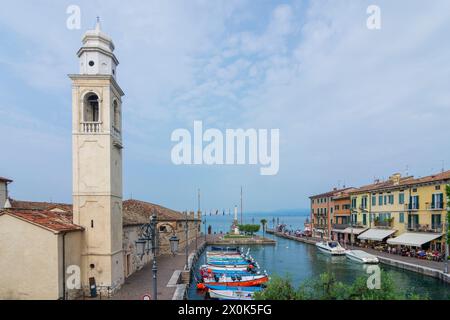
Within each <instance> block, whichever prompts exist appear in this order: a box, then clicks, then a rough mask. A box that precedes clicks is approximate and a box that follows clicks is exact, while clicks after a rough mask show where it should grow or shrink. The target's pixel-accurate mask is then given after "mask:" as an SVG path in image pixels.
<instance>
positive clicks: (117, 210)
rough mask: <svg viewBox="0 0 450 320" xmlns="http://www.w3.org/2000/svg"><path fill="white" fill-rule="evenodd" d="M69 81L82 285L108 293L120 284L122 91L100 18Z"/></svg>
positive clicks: (75, 216)
mask: <svg viewBox="0 0 450 320" xmlns="http://www.w3.org/2000/svg"><path fill="white" fill-rule="evenodd" d="M82 41H83V45H82V47H81V48H80V50H79V51H78V58H79V66H80V71H79V74H73V75H69V77H70V79H71V80H72V163H73V222H74V223H75V224H78V225H80V226H82V227H84V229H85V230H84V232H83V236H82V243H81V266H80V267H81V283H82V286H83V289H85V290H88V288H89V284H90V283H92V280H94V279H95V283H96V285H97V288H98V290H100V291H102V292H103V293H108V294H110V293H112V292H114V291H115V290H117V289H118V288H119V287H120V286H121V285H122V283H123V282H124V270H123V269H124V266H123V249H122V236H123V235H122V132H121V129H122V120H121V119H122V97H123V95H124V93H123V91H122V89H121V88H120V87H119V85H118V84H117V82H116V76H117V75H116V68H117V65H118V64H119V61H118V60H117V58H116V56H115V55H114V44H113V41H112V39H111V38H110V37H109V36H107V35H106V34H105V33H103V32H102V30H101V26H100V21H99V20H97V24H96V27H95V29H94V30H89V31H87V32H86V33H85V34H84V36H83V40H82Z"/></svg>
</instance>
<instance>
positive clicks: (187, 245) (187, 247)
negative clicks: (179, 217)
mask: <svg viewBox="0 0 450 320" xmlns="http://www.w3.org/2000/svg"><path fill="white" fill-rule="evenodd" d="M185 232H186V245H185V247H186V248H185V249H186V267H185V268H186V270H187V269H188V259H189V238H188V236H189V233H188V232H189V230H188V212H187V210H186V226H185Z"/></svg>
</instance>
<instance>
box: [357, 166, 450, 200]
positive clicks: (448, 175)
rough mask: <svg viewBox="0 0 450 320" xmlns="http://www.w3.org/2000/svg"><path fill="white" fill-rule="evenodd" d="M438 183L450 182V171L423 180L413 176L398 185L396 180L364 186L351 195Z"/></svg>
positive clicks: (402, 180) (402, 179)
mask: <svg viewBox="0 0 450 320" xmlns="http://www.w3.org/2000/svg"><path fill="white" fill-rule="evenodd" d="M437 181H450V170H449V171H444V172H442V173H438V174H434V175H430V176H426V177H422V178H414V177H413V176H409V177H403V178H400V180H399V182H398V183H395V182H394V180H391V179H390V180H386V181H381V182H378V183H372V184H369V185H365V186H362V187H360V188H357V189H355V190H354V191H352V192H351V193H354V194H357V193H362V192H369V191H370V192H374V191H378V190H385V189H396V188H402V187H403V188H406V187H410V186H414V185H419V184H422V183H430V182H437Z"/></svg>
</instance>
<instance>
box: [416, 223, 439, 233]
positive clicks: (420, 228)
mask: <svg viewBox="0 0 450 320" xmlns="http://www.w3.org/2000/svg"><path fill="white" fill-rule="evenodd" d="M443 230H444V228H443V225H442V224H441V223H434V224H432V225H431V226H430V225H429V224H408V231H414V232H435V233H442V232H443Z"/></svg>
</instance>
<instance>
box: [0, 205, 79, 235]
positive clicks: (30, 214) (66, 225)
mask: <svg viewBox="0 0 450 320" xmlns="http://www.w3.org/2000/svg"><path fill="white" fill-rule="evenodd" d="M3 214H7V215H10V216H13V217H16V218H19V219H21V220H25V221H27V222H30V223H32V224H35V225H38V226H40V227H43V228H45V229H48V230H50V231H53V232H55V233H60V232H70V231H79V230H83V228H82V227H80V226H77V225H75V224H73V223H72V215H71V214H64V213H61V212H54V211H45V210H26V209H4V210H1V211H0V215H3Z"/></svg>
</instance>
